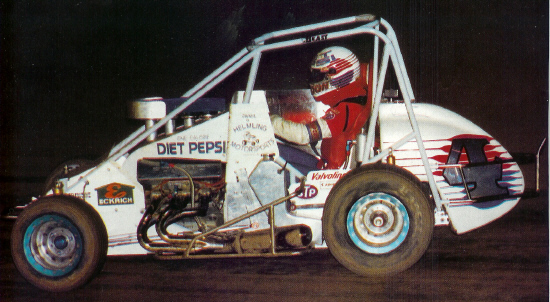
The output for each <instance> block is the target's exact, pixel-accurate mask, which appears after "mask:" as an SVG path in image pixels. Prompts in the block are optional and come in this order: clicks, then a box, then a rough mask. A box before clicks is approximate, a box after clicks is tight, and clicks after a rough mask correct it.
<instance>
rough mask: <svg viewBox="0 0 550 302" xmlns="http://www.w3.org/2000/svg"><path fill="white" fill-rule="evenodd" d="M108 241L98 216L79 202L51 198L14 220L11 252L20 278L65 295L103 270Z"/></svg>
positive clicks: (72, 199)
mask: <svg viewBox="0 0 550 302" xmlns="http://www.w3.org/2000/svg"><path fill="white" fill-rule="evenodd" d="M107 248H108V237H107V231H106V229H105V225H104V224H103V221H102V220H101V217H100V216H99V214H98V213H97V212H96V211H95V210H94V209H93V208H92V207H91V206H90V205H89V204H87V203H85V202H84V201H82V200H80V199H77V198H74V197H69V196H50V197H45V198H42V199H40V200H38V201H35V202H33V203H31V205H29V207H28V208H27V209H25V210H24V211H23V212H22V213H21V215H19V217H18V218H17V220H16V222H15V224H14V226H13V230H12V234H11V252H12V257H13V261H14V263H15V266H16V267H17V269H18V270H19V272H20V273H21V275H22V276H23V277H24V278H25V279H26V280H27V281H29V282H30V283H31V284H33V285H34V286H36V287H38V288H41V289H44V290H47V291H53V292H62V291H69V290H72V289H75V288H78V287H80V286H82V285H84V284H85V283H87V282H88V281H89V280H91V279H92V278H93V277H94V276H95V275H96V274H97V273H99V271H100V270H101V269H102V267H103V264H104V263H105V260H106V256H107Z"/></svg>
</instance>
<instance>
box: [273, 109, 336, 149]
mask: <svg viewBox="0 0 550 302" xmlns="http://www.w3.org/2000/svg"><path fill="white" fill-rule="evenodd" d="M271 123H272V124H273V130H274V131H275V135H276V136H279V137H281V138H283V139H284V140H287V141H289V142H292V143H295V144H299V145H306V144H309V143H311V142H316V141H320V140H322V139H323V138H329V137H332V133H331V132H330V129H329V127H328V124H327V122H326V121H325V120H324V119H322V118H321V119H318V120H316V121H313V122H311V123H309V124H300V123H295V122H291V121H287V120H285V119H283V118H282V117H280V116H278V115H272V116H271Z"/></svg>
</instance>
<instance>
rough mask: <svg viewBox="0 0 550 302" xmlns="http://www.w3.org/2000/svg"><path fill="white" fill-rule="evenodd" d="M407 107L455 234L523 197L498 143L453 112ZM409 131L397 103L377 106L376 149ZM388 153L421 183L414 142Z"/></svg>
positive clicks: (513, 168)
mask: <svg viewBox="0 0 550 302" xmlns="http://www.w3.org/2000/svg"><path fill="white" fill-rule="evenodd" d="M413 107H414V110H415V116H416V118H417V120H418V124H419V127H420V132H421V135H422V140H423V141H424V146H425V148H426V152H427V155H428V158H429V162H430V167H431V170H432V172H433V174H434V177H435V180H436V182H437V187H438V190H439V192H440V193H441V195H442V198H443V199H444V200H445V201H446V204H445V209H446V211H447V214H448V215H449V220H450V222H451V224H452V226H453V228H454V230H455V231H456V232H457V233H458V234H461V233H465V232H468V231H471V230H473V229H476V228H478V227H481V226H483V225H485V224H487V223H489V222H491V221H493V220H495V219H497V218H499V217H501V216H502V215H504V214H505V213H507V212H508V211H510V210H511V209H512V208H513V207H514V206H515V205H516V204H517V203H518V201H519V197H511V196H513V195H520V194H522V193H523V190H524V186H525V185H524V180H523V175H522V173H521V170H520V168H519V166H518V165H517V164H516V163H515V162H510V161H511V160H512V157H511V155H510V154H509V153H508V152H507V151H506V149H504V147H502V145H501V144H500V143H499V142H498V141H496V140H495V139H494V138H493V137H492V136H490V135H489V134H488V133H487V132H485V131H483V130H482V129H481V128H479V127H478V126H476V125H475V124H473V123H472V122H471V121H469V120H467V119H465V118H463V117H462V116H460V115H458V114H456V113H454V112H451V111H449V110H446V109H443V108H441V107H438V106H435V105H431V104H413ZM411 131H412V128H411V126H410V122H409V118H408V115H407V112H406V110H405V106H404V105H403V104H381V106H380V144H381V147H382V149H386V148H389V147H391V146H392V145H393V144H394V143H395V142H397V141H399V140H400V139H401V138H402V137H404V136H406V135H407V134H408V133H410V132H411ZM393 154H394V155H395V157H396V164H397V165H398V166H401V167H404V168H406V169H407V170H409V171H411V172H412V173H413V174H415V175H416V176H417V177H418V178H419V179H420V180H422V181H425V180H426V172H425V170H424V166H423V165H422V162H421V160H420V153H419V152H418V147H417V144H416V141H415V140H412V141H409V142H407V143H406V144H405V145H403V146H402V147H400V148H398V149H394V151H393ZM457 164H460V165H464V168H463V174H461V172H460V169H458V168H456V167H452V165H457ZM464 183H466V186H467V187H468V190H467V189H466V186H465V185H464ZM472 199H473V200H484V201H478V202H473V201H472Z"/></svg>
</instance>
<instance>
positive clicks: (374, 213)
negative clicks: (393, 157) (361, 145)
mask: <svg viewBox="0 0 550 302" xmlns="http://www.w3.org/2000/svg"><path fill="white" fill-rule="evenodd" d="M433 227H434V214H433V206H432V205H431V203H430V201H429V199H428V197H427V196H426V194H425V193H424V191H423V189H422V187H421V184H420V182H419V181H418V180H417V179H416V178H415V177H414V175H412V174H411V173H409V172H408V171H405V170H403V169H400V168H397V167H395V166H390V165H381V164H377V165H370V166H365V167H361V168H358V169H357V170H355V171H352V172H350V173H348V174H347V175H346V176H344V177H343V178H342V179H340V180H339V181H338V183H337V184H336V185H335V186H334V188H333V189H332V191H331V192H330V194H329V197H328V198H327V202H326V204H325V209H324V212H323V236H324V238H325V240H326V242H327V245H328V247H329V249H330V251H331V253H332V255H333V256H334V257H335V258H336V259H337V260H338V261H339V262H340V263H341V264H342V265H344V266H345V267H346V268H348V269H349V270H351V271H353V272H355V273H357V274H359V275H365V276H373V275H388V274H393V273H397V272H400V271H403V270H405V269H407V268H409V267H411V266H412V265H413V264H415V263H416V262H417V261H418V260H419V259H420V258H421V257H422V255H424V253H425V251H426V249H427V248H428V246H429V244H430V241H431V239H432V234H433Z"/></svg>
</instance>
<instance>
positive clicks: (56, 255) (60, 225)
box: [23, 214, 83, 277]
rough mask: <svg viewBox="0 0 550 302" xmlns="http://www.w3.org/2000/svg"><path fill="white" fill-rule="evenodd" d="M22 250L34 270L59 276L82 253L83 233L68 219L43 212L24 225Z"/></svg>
mask: <svg viewBox="0 0 550 302" xmlns="http://www.w3.org/2000/svg"><path fill="white" fill-rule="evenodd" d="M23 250H24V252H25V257H26V259H27V261H28V263H29V264H30V265H31V266H32V267H33V268H34V269H35V270H36V271H37V272H39V273H40V274H42V275H45V276H48V277H60V276H64V275H67V274H69V273H70V272H72V271H73V270H74V269H75V268H76V267H77V266H78V264H79V262H80V258H81V257H82V253H83V246H82V236H81V235H80V232H79V231H78V229H77V228H76V227H75V225H74V224H73V223H72V222H71V221H70V220H69V219H67V218H65V217H62V216H59V215H54V214H49V215H44V216H40V217H38V218H37V219H35V220H34V221H33V222H32V223H31V224H30V225H29V226H28V227H27V229H26V231H25V237H24V239H23Z"/></svg>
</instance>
